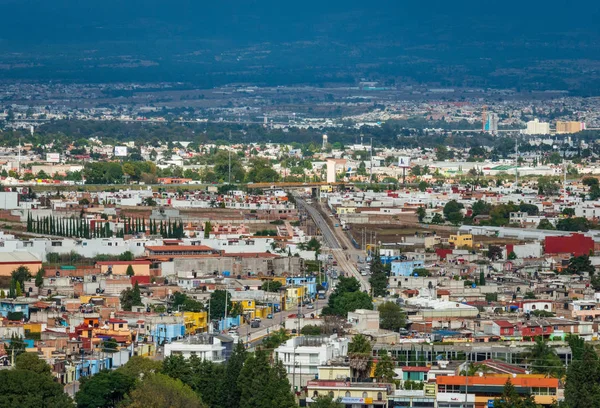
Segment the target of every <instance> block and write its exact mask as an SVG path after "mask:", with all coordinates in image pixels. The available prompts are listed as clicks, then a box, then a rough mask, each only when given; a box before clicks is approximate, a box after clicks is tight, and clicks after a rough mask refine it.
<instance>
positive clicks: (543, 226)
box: [537, 218, 556, 230]
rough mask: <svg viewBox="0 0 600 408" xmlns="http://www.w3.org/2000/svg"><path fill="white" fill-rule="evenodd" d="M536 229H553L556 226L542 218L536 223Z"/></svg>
mask: <svg viewBox="0 0 600 408" xmlns="http://www.w3.org/2000/svg"><path fill="white" fill-rule="evenodd" d="M537 229H544V230H554V229H556V228H555V227H554V225H552V223H551V222H550V221H549V220H548V219H547V218H543V219H541V220H540V223H539V224H538V226H537Z"/></svg>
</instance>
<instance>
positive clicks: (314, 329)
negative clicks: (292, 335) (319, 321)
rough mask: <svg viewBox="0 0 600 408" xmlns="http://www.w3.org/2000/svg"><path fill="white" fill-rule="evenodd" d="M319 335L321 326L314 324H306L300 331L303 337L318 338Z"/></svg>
mask: <svg viewBox="0 0 600 408" xmlns="http://www.w3.org/2000/svg"><path fill="white" fill-rule="evenodd" d="M321 333H322V330H321V326H317V325H315V324H307V325H305V326H304V327H302V329H301V330H300V334H302V335H303V336H320V335H321Z"/></svg>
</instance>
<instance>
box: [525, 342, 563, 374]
mask: <svg viewBox="0 0 600 408" xmlns="http://www.w3.org/2000/svg"><path fill="white" fill-rule="evenodd" d="M527 360H528V361H529V363H530V367H531V370H532V371H533V372H534V373H536V374H548V375H551V376H553V377H556V378H561V377H562V376H563V375H564V373H565V367H564V364H563V363H562V361H561V360H560V358H559V357H558V355H557V354H556V351H555V350H554V349H553V348H551V347H550V346H549V345H548V342H547V341H546V340H544V339H543V338H542V337H541V336H538V337H536V338H535V344H534V345H533V346H532V347H531V348H530V349H529V351H528V353H527Z"/></svg>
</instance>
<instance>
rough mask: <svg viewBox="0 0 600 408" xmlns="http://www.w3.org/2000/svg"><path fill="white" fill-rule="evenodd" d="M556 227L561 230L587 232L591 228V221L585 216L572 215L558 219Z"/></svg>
mask: <svg viewBox="0 0 600 408" xmlns="http://www.w3.org/2000/svg"><path fill="white" fill-rule="evenodd" d="M556 229H557V230H559V231H572V232H587V231H589V230H590V222H589V220H588V219H587V218H584V217H571V218H563V219H561V220H558V221H557V223H556Z"/></svg>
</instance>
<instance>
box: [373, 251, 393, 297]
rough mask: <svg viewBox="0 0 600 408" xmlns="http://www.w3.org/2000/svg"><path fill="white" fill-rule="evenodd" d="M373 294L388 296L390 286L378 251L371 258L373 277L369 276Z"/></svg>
mask: <svg viewBox="0 0 600 408" xmlns="http://www.w3.org/2000/svg"><path fill="white" fill-rule="evenodd" d="M369 283H370V284H371V290H372V293H373V296H386V295H387V287H388V277H387V274H386V272H385V269H384V267H383V263H382V262H381V257H380V256H379V253H376V254H375V255H374V256H373V258H372V260H371V277H370V278H369Z"/></svg>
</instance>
